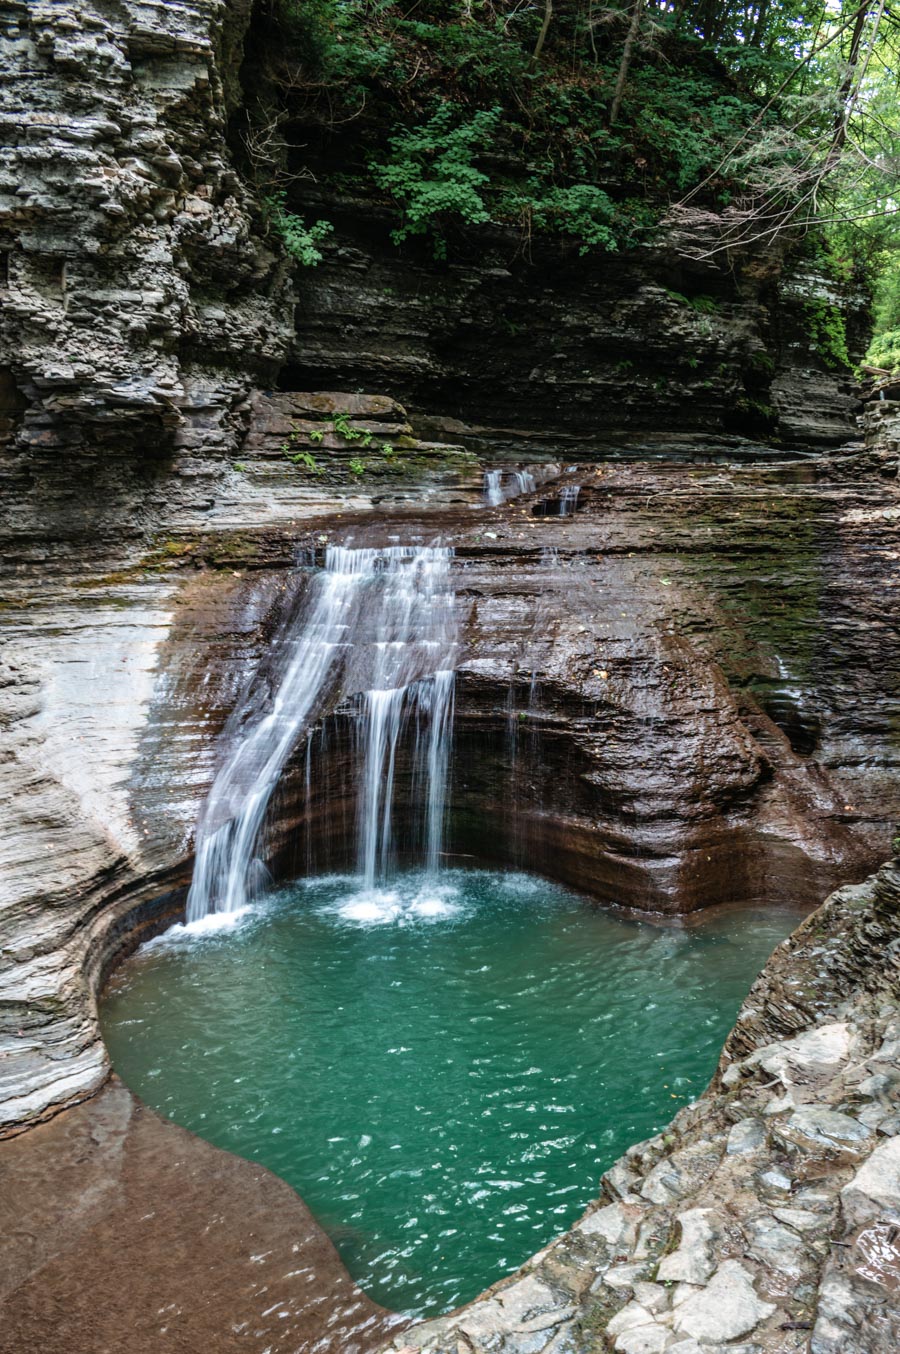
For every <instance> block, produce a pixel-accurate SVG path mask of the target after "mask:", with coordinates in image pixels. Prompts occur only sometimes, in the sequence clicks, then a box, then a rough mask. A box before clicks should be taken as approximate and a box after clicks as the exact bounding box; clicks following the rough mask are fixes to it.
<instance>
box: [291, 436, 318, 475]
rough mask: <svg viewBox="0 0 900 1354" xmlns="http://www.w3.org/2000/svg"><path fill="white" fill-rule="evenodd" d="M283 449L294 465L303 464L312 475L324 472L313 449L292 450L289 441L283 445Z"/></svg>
mask: <svg viewBox="0 0 900 1354" xmlns="http://www.w3.org/2000/svg"><path fill="white" fill-rule="evenodd" d="M281 450H282V451H283V452H284V454H285V456H287V458H288V460H289V461H290V462H291V463H292V465H302V466H303V467H304V468H305V469H306V470H308V471H309V472H310V474H312V475H321V474H322V467H321V466H320V465H319V463H318V461H317V460H316V458H315V456H313V454H312V452H311V451H292V450H291V448H290V446H289V445H288V444H287V443H285V444H284V445H283V446H282V448H281Z"/></svg>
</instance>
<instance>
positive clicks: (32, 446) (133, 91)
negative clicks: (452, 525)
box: [0, 0, 292, 565]
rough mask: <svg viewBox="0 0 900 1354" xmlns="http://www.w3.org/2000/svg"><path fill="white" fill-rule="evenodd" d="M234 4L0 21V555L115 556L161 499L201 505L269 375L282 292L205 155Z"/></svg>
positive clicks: (216, 131) (208, 499) (217, 151)
mask: <svg viewBox="0 0 900 1354" xmlns="http://www.w3.org/2000/svg"><path fill="white" fill-rule="evenodd" d="M250 9H251V4H250V0H239V3H236V4H227V5H226V4H224V3H223V2H222V0H186V3H179V4H175V5H171V4H163V3H155V2H154V0H134V3H128V2H126V3H123V4H107V3H104V0H96V3H87V4H80V5H78V6H77V7H75V6H73V7H69V6H68V5H66V4H57V3H42V2H41V0H33V2H32V3H28V4H26V3H12V4H8V5H6V6H4V10H3V16H2V30H0V61H2V64H3V68H4V71H5V72H6V80H5V82H4V89H3V94H2V120H3V130H4V136H3V144H4V147H5V149H4V150H3V151H2V153H0V250H2V255H3V276H2V279H0V295H2V302H3V305H2V322H0V323H2V328H0V345H2V346H0V368H2V378H0V391H2V402H3V407H2V411H0V412H2V414H3V415H4V418H3V423H2V424H0V427H2V429H3V432H4V434H5V436H4V437H3V440H2V442H0V501H2V517H0V533H2V538H3V541H4V550H5V554H6V559H7V560H12V561H14V562H15V563H17V564H19V565H21V564H22V563H23V562H26V561H28V560H29V559H34V560H35V561H40V560H42V559H44V558H45V557H46V555H47V553H48V543H50V542H52V546H53V549H54V550H55V551H56V552H57V554H59V553H60V552H64V551H65V550H66V548H67V546H68V544H69V543H70V542H82V543H83V542H84V541H85V540H87V541H88V542H90V543H91V544H92V545H93V547H94V548H95V550H96V549H97V548H100V547H102V545H103V544H104V543H105V542H106V541H110V543H111V544H112V543H115V542H116V538H117V544H118V548H119V552H120V555H121V552H122V549H123V547H124V540H127V539H128V538H129V537H132V536H134V535H136V534H139V533H140V531H141V529H143V528H146V526H147V525H148V523H149V524H151V525H152V523H153V521H154V519H158V518H159V516H160V499H163V500H165V501H167V502H168V503H169V504H172V503H176V502H178V501H179V500H180V501H188V502H191V503H193V504H194V506H195V507H197V508H199V509H203V508H204V507H205V508H206V509H208V508H209V507H210V506H211V505H212V502H213V498H214V497H215V494H214V493H211V485H215V483H216V480H217V478H218V479H220V478H221V471H222V468H223V465H222V458H223V457H228V456H229V454H230V453H231V452H233V449H234V446H235V444H236V442H237V440H238V439H239V437H240V436H241V435H242V433H243V432H244V431H245V429H246V423H247V407H246V396H247V394H248V392H249V390H250V388H251V386H252V385H253V384H259V383H260V382H267V381H269V380H271V379H272V378H273V377H274V375H275V373H276V372H277V368H278V363H279V361H280V360H281V359H282V357H283V355H284V351H285V347H286V343H287V340H288V337H289V326H290V318H291V303H292V290H291V285H290V282H289V279H288V275H287V272H286V268H285V265H284V262H283V260H282V259H281V258H280V257H279V256H278V255H277V253H276V252H273V251H272V250H271V249H270V248H269V247H267V245H266V244H265V242H264V241H263V240H262V239H261V238H260V234H259V216H258V211H256V214H255V215H254V212H255V210H256V209H254V206H253V203H252V200H251V199H250V197H249V195H248V193H247V190H246V189H245V187H244V186H243V184H242V182H241V180H240V178H239V177H238V175H237V174H236V172H235V171H234V169H233V167H232V165H231V163H230V160H229V156H228V153H227V149H226V145H225V139H224V133H225V123H226V114H227V106H228V100H227V93H228V91H227V89H226V87H225V83H224V82H225V81H227V80H228V79H230V78H231V71H232V68H233V66H234V63H235V62H236V61H237V53H238V52H239V51H240V44H241V41H242V37H243V30H244V28H245V27H246V24H247V22H248V19H249V14H250ZM217 462H218V465H217V464H216V463H217ZM227 464H228V462H227V460H226V461H225V462H224V465H225V466H227ZM123 538H124V539H123Z"/></svg>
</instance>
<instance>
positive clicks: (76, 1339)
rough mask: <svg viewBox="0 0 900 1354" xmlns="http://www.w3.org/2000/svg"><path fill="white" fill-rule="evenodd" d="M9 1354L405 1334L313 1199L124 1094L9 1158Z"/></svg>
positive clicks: (63, 1120)
mask: <svg viewBox="0 0 900 1354" xmlns="http://www.w3.org/2000/svg"><path fill="white" fill-rule="evenodd" d="M0 1200H2V1204H0V1213H2V1228H0V1351H2V1354H106V1351H109V1352H110V1354H113V1351H114V1354H151V1351H153V1350H165V1351H166V1354H198V1351H201V1350H210V1351H215V1354H231V1352H232V1351H238V1350H240V1351H241V1354H262V1352H263V1351H264V1350H268V1351H271V1354H282V1351H283V1352H284V1354H287V1351H291V1354H294V1351H297V1350H301V1349H313V1348H314V1349H316V1351H317V1352H320V1354H367V1351H369V1350H372V1349H375V1348H377V1347H378V1346H379V1345H381V1344H383V1343H384V1341H385V1340H386V1339H387V1338H388V1335H389V1334H390V1333H396V1331H397V1330H398V1329H399V1328H400V1326H401V1325H402V1324H403V1321H402V1318H398V1317H396V1316H392V1315H391V1314H389V1313H388V1312H386V1311H384V1309H383V1308H381V1307H378V1306H376V1305H375V1304H374V1303H373V1302H370V1301H369V1299H368V1298H367V1297H366V1296H365V1295H364V1294H363V1293H361V1292H360V1290H359V1289H358V1288H357V1287H356V1286H355V1284H353V1283H352V1282H351V1280H350V1278H349V1276H348V1275H347V1273H346V1271H345V1270H344V1268H343V1265H342V1264H341V1262H340V1259H339V1257H338V1254H337V1252H336V1251H335V1249H334V1247H333V1246H332V1244H331V1242H330V1241H329V1240H328V1238H327V1237H326V1235H325V1234H324V1232H323V1231H322V1230H321V1229H320V1227H319V1226H318V1224H317V1223H316V1222H315V1219H314V1218H313V1217H312V1214H311V1213H310V1212H309V1210H308V1209H307V1208H306V1206H305V1205H304V1204H303V1202H302V1201H301V1199H300V1198H299V1197H298V1196H297V1195H296V1194H295V1193H294V1191H293V1190H292V1189H291V1188H290V1187H289V1186H288V1185H286V1184H284V1182H283V1181H280V1180H278V1179H277V1178H276V1177H275V1176H274V1175H271V1174H270V1173H269V1172H268V1171H265V1170H262V1169H261V1168H260V1167H258V1166H256V1165H254V1164H253V1163H251V1162H248V1161H244V1160H242V1159H241V1158H240V1157H235V1156H232V1155H231V1154H230V1153H228V1152H222V1151H219V1150H218V1148H215V1147H211V1146H210V1145H209V1144H208V1143H205V1142H202V1141H201V1140H200V1139H199V1138H195V1137H193V1136H192V1135H191V1134H190V1133H187V1132H186V1131H185V1130H184V1129H181V1128H178V1127H177V1126H176V1125H174V1124H170V1123H167V1122H166V1121H165V1120H163V1119H160V1118H159V1117H158V1116H157V1115H156V1114H154V1113H153V1112H152V1111H151V1110H148V1109H147V1108H146V1107H145V1106H144V1105H141V1104H140V1102H139V1101H137V1100H135V1098H134V1096H132V1095H131V1093H130V1092H129V1091H128V1090H126V1088H125V1087H124V1086H122V1084H121V1083H120V1082H118V1081H116V1080H113V1081H112V1082H110V1083H109V1084H108V1085H107V1086H106V1087H105V1088H104V1090H103V1091H102V1092H101V1093H100V1095H98V1096H96V1097H95V1098H94V1099H93V1100H90V1101H88V1102H87V1103H86V1104H84V1105H79V1106H77V1107H76V1108H74V1109H71V1110H68V1111H66V1112H65V1113H64V1114H61V1115H58V1116H57V1117H56V1118H55V1119H53V1120H52V1121H51V1122H50V1123H47V1124H43V1125H40V1126H39V1127H37V1128H35V1129H33V1130H32V1131H31V1132H29V1133H27V1134H24V1135H22V1136H21V1137H18V1138H13V1139H11V1140H9V1141H7V1142H4V1143H0Z"/></svg>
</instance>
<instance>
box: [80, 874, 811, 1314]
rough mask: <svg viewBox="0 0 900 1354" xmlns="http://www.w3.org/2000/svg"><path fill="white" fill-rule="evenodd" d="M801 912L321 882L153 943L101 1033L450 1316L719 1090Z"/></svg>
mask: <svg viewBox="0 0 900 1354" xmlns="http://www.w3.org/2000/svg"><path fill="white" fill-rule="evenodd" d="M796 921H797V917H796V915H795V914H793V913H788V912H778V911H773V910H772V909H766V910H765V911H762V910H760V911H758V912H749V913H748V910H747V909H743V910H741V911H739V912H732V913H729V912H719V913H718V914H717V915H715V916H710V917H707V918H706V919H705V920H703V921H702V922H698V923H694V924H692V925H691V926H679V925H669V926H660V925H655V924H650V923H647V922H642V921H637V920H633V919H630V918H623V917H619V916H615V915H612V914H610V913H608V912H604V911H602V910H599V909H595V908H593V907H592V906H591V905H590V904H589V903H587V902H585V901H584V900H583V899H581V898H578V897H576V896H574V895H572V894H570V893H567V892H566V891H564V890H563V889H561V888H559V887H557V886H555V885H552V884H549V883H547V882H546V881H545V880H543V879H538V878H535V877H532V876H528V875H521V874H499V873H490V872H487V871H471V872H465V873H462V872H456V873H452V874H449V875H444V876H442V877H441V879H440V882H439V883H438V884H435V883H434V882H433V881H431V882H429V881H428V880H427V879H426V878H425V877H424V876H421V875H405V876H401V877H398V878H397V879H395V880H393V881H392V882H391V883H390V884H389V885H388V886H385V887H383V888H381V889H379V890H377V891H374V892H363V891H361V889H360V885H359V881H358V880H355V879H353V878H349V877H338V876H331V877H328V878H318V879H309V880H304V881H299V882H297V883H294V884H291V885H289V886H288V887H285V888H283V889H282V890H281V891H280V892H278V893H276V894H274V895H272V896H270V897H268V898H267V899H266V900H265V901H264V902H263V903H260V904H258V905H256V906H255V907H253V908H251V909H248V910H246V911H245V912H244V913H242V914H241V915H239V916H238V917H237V918H234V917H231V918H226V919H224V920H223V918H222V917H220V916H219V917H210V918H207V919H206V920H205V921H204V922H201V923H197V924H195V925H194V926H193V927H187V928H185V927H175V928H173V929H172V930H171V931H169V932H168V933H167V934H166V935H165V936H163V937H160V938H159V939H158V940H156V941H152V942H151V943H150V944H149V945H147V946H145V947H144V948H143V949H142V950H141V951H139V952H138V954H137V955H136V956H135V957H134V958H133V959H131V960H130V961H129V962H128V963H127V964H126V965H124V966H123V968H122V969H120V970H119V971H118V973H117V974H116V975H115V977H114V979H113V982H112V983H111V985H110V988H109V990H108V992H107V995H106V999H105V1001H104V1005H103V1011H102V1018H103V1026H104V1033H105V1037H106V1041H107V1045H108V1047H109V1049H110V1052H111V1055H112V1058H113V1062H114V1065H115V1068H116V1070H117V1071H118V1072H119V1074H120V1076H121V1077H122V1078H123V1080H124V1081H125V1082H126V1083H127V1084H128V1085H129V1086H130V1087H131V1089H132V1090H133V1091H135V1092H136V1093H137V1094H138V1095H140V1096H141V1097H142V1098H143V1099H144V1100H145V1101H147V1102H148V1103H149V1104H150V1105H152V1106H153V1107H154V1108H155V1109H157V1110H159V1111H160V1112H161V1113H162V1114H164V1115H166V1116H168V1117H169V1118H171V1119H174V1120H176V1121H177V1122H178V1123H180V1124H182V1125H184V1126H185V1127H187V1128H189V1129H191V1130H193V1132H195V1133H197V1134H199V1135H200V1136H201V1137H204V1138H206V1139H208V1140H209V1141H210V1142H213V1143H215V1144H217V1145H218V1146H220V1147H225V1148H228V1149H230V1150H231V1151H233V1152H237V1153H239V1154H240V1155H241V1156H244V1157H248V1158H251V1159H252V1160H255V1161H259V1162H261V1163H263V1164H264V1165H266V1166H267V1167H269V1168H270V1169H271V1170H273V1171H275V1172H276V1173H277V1174H278V1175H280V1176H282V1177H283V1178H284V1179H285V1180H287V1181H289V1182H290V1184H292V1185H293V1186H294V1187H295V1188H296V1189H297V1191H298V1192H299V1193H300V1194H301V1195H302V1196H303V1198H304V1199H305V1200H306V1202H307V1203H308V1204H309V1206H310V1208H311V1209H312V1210H313V1212H314V1213H315V1214H316V1216H317V1217H318V1219H319V1221H320V1222H321V1223H322V1225H323V1226H324V1227H325V1228H326V1230H327V1231H328V1232H329V1234H330V1235H331V1237H332V1238H333V1240H334V1242H335V1244H336V1245H337V1247H338V1249H339V1251H340V1253H341V1255H342V1257H343V1260H344V1263H345V1264H346V1266H347V1268H348V1269H349V1271H350V1273H351V1275H352V1276H353V1277H354V1278H355V1279H356V1280H357V1281H358V1282H359V1284H360V1285H361V1286H362V1287H363V1288H364V1289H365V1290H366V1292H368V1293H369V1294H370V1295H371V1296H372V1297H373V1298H375V1299H376V1300H378V1301H380V1302H382V1303H384V1304H385V1305H386V1306H389V1307H392V1308H394V1309H395V1310H400V1311H406V1312H410V1313H415V1314H429V1315H430V1314H434V1313H438V1312H442V1311H445V1310H447V1309H449V1308H450V1307H453V1306H455V1305H457V1304H459V1303H462V1302H465V1301H468V1300H469V1299H471V1298H473V1297H474V1296H475V1295H476V1294H477V1293H478V1292H479V1291H481V1289H483V1288H484V1287H486V1286H487V1285H488V1284H490V1283H493V1282H494V1281H495V1280H497V1279H498V1278H500V1277H501V1276H502V1275H504V1274H507V1273H509V1272H510V1271H511V1270H513V1269H515V1268H517V1267H518V1266H519V1265H520V1264H521V1263H522V1262H523V1261H524V1260H525V1259H526V1258H527V1257H528V1256H529V1255H530V1254H531V1253H532V1252H534V1251H536V1250H538V1249H539V1248H540V1247H541V1246H542V1245H544V1244H545V1243H546V1242H547V1241H549V1240H550V1239H551V1238H552V1237H553V1236H554V1235H556V1234H557V1233H559V1232H561V1231H564V1230H565V1229H566V1228H567V1227H568V1226H570V1225H571V1224H572V1223H573V1222H574V1221H575V1220H576V1219H577V1218H578V1216H579V1215H580V1214H581V1212H582V1211H583V1209H584V1208H585V1206H586V1205H587V1204H588V1203H589V1201H590V1200H591V1199H592V1198H594V1197H595V1196H596V1194H597V1188H598V1181H599V1176H600V1174H601V1172H602V1171H603V1170H604V1169H605V1168H606V1167H608V1166H609V1165H610V1164H611V1163H612V1162H613V1161H615V1159H616V1158H617V1157H618V1156H619V1155H620V1154H621V1153H622V1151H623V1150H624V1149H625V1148H626V1147H628V1146H629V1145H630V1144H632V1143H635V1142H638V1141H640V1140H641V1139H642V1138H644V1137H647V1136H649V1135H650V1134H652V1133H653V1132H655V1131H656V1130H657V1129H659V1128H661V1127H662V1126H663V1125H664V1124H665V1123H666V1122H667V1121H668V1120H669V1119H670V1118H671V1117H672V1115H673V1114H674V1112H675V1111H676V1110H677V1109H678V1107H679V1106H680V1105H683V1104H684V1103H685V1102H687V1101H689V1100H692V1099H694V1098H695V1097H696V1096H698V1095H699V1094H700V1092H701V1091H702V1090H703V1088H704V1086H705V1085H706V1082H707V1081H708V1079H709V1077H710V1075H711V1074H712V1072H713V1070H714V1068H715V1064H716V1061H717V1058H718V1055H719V1051H720V1048H721V1045H722V1042H723V1040H724V1038H725V1036H726V1034H727V1032H728V1030H729V1028H730V1027H731V1025H732V1024H733V1023H734V1018H735V1015H736V1012H737V1009H738V1007H739V1005H740V1003H741V1001H742V999H743V998H744V996H745V995H746V993H747V990H748V988H749V987H750V984H751V982H752V980H753V977H754V976H755V974H756V973H757V972H758V970H759V969H760V968H761V966H762V965H763V963H764V962H765V960H766V958H767V956H768V955H769V953H770V952H771V950H772V949H773V948H774V947H775V945H776V944H777V943H778V942H779V941H780V940H781V939H782V938H783V937H784V936H785V935H786V934H788V932H789V931H790V930H791V929H792V928H793V926H794V925H795V924H796Z"/></svg>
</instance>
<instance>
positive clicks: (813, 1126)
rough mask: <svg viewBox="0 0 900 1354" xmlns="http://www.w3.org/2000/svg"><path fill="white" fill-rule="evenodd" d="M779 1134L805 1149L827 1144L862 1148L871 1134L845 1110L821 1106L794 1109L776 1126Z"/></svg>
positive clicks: (840, 1148)
mask: <svg viewBox="0 0 900 1354" xmlns="http://www.w3.org/2000/svg"><path fill="white" fill-rule="evenodd" d="M779 1133H780V1136H781V1137H782V1138H783V1139H784V1141H785V1142H787V1143H789V1144H790V1143H792V1144H795V1145H796V1146H799V1147H801V1148H803V1149H804V1150H806V1151H814V1150H815V1149H816V1148H818V1147H827V1148H830V1149H831V1150H833V1151H837V1152H857V1151H860V1150H864V1148H863V1144H865V1143H867V1142H868V1141H869V1140H870V1139H871V1137H872V1130H871V1129H870V1128H867V1127H866V1126H865V1124H861V1123H860V1122H859V1120H858V1119H853V1118H851V1116H850V1115H848V1114H840V1113H838V1112H837V1111H836V1110H830V1109H826V1108H824V1107H822V1106H814V1107H812V1108H803V1109H798V1110H796V1111H795V1112H794V1113H793V1114H792V1115H791V1116H790V1118H789V1119H788V1120H787V1122H786V1123H784V1124H783V1125H781V1126H780V1129H779Z"/></svg>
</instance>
